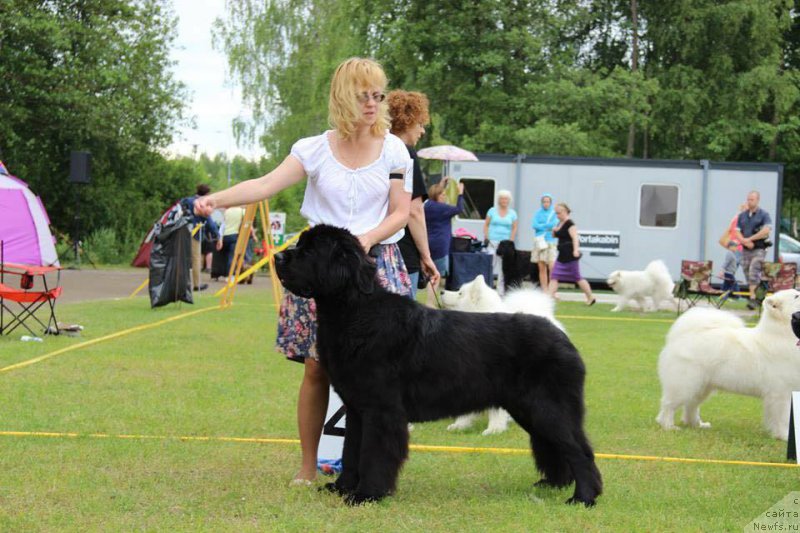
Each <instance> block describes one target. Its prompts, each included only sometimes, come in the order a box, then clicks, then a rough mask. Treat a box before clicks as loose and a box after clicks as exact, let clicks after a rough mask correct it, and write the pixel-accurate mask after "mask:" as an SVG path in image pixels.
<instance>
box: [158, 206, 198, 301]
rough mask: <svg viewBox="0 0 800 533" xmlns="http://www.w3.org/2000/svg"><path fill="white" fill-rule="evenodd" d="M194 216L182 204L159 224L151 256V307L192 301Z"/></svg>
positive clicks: (174, 208) (173, 209)
mask: <svg viewBox="0 0 800 533" xmlns="http://www.w3.org/2000/svg"><path fill="white" fill-rule="evenodd" d="M190 228H191V216H190V215H189V214H188V213H187V212H185V211H184V210H183V209H182V208H181V206H180V204H178V205H176V206H175V207H173V208H172V210H171V211H170V212H169V213H168V214H167V216H166V220H165V222H163V223H161V222H159V223H158V224H156V228H155V236H154V237H153V249H152V251H151V252H150V287H149V288H150V306H151V307H159V306H162V305H166V304H168V303H171V302H177V301H178V300H181V301H184V302H186V303H190V304H191V303H194V301H193V300H192V280H191V274H190V269H191V265H192V232H191V229H190Z"/></svg>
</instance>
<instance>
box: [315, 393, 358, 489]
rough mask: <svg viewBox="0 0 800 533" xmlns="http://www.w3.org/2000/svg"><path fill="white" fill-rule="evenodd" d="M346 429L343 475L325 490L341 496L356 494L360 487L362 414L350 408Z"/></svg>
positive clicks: (326, 486)
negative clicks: (359, 461)
mask: <svg viewBox="0 0 800 533" xmlns="http://www.w3.org/2000/svg"><path fill="white" fill-rule="evenodd" d="M346 408H347V418H345V427H344V449H343V450H342V473H341V474H339V477H338V478H336V481H335V482H333V483H326V484H325V486H324V488H325V489H326V490H329V491H330V492H335V493H337V494H340V495H341V496H347V495H348V494H350V493H352V492H354V491H355V490H356V487H357V486H358V479H359V476H358V458H359V455H360V453H361V452H360V450H361V431H362V429H361V413H359V412H358V410H357V409H354V408H352V407H350V406H346Z"/></svg>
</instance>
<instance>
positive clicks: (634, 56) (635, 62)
mask: <svg viewBox="0 0 800 533" xmlns="http://www.w3.org/2000/svg"><path fill="white" fill-rule="evenodd" d="M637 8H638V5H637V0H631V29H632V31H633V35H632V38H633V43H632V44H633V46H632V47H631V72H636V71H637V70H639V15H638V11H637ZM631 100H633V99H631ZM631 111H634V112H635V109H632V110H631ZM635 142H636V124H635V121H634V120H633V119H631V125H630V127H629V128H628V149H627V150H626V152H625V156H626V157H633V149H634V146H635Z"/></svg>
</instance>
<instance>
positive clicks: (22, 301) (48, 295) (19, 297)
mask: <svg viewBox="0 0 800 533" xmlns="http://www.w3.org/2000/svg"><path fill="white" fill-rule="evenodd" d="M3 259H4V258H3V242H2V241H0V335H3V334H6V335H8V334H10V333H11V332H12V331H14V330H15V329H17V328H18V327H19V326H22V327H24V328H25V329H27V330H28V331H29V332H30V333H31V335H34V336H35V335H36V333H35V332H34V331H33V330H32V329H31V327H30V326H29V325H28V324H27V323H26V322H28V321H36V322H38V323H39V325H40V326H42V329H43V330H44V333H53V334H56V335H58V322H57V320H56V307H55V302H56V300H57V299H58V297H59V296H61V287H60V286H59V285H58V283H56V287H55V288H52V289H51V288H49V287H48V286H47V277H46V275H47V274H49V273H51V272H56V271H58V270H60V267H50V266H33V265H20V264H16V263H6V262H4V260H3ZM59 274H60V273H59ZM6 275H8V276H11V277H19V285H20V288H19V289H18V288H16V287H12V286H10V285H7V284H6V283H5V281H6V280H5V278H6ZM37 277H40V278H41V279H42V284H43V285H44V288H43V290H33V286H34V279H35V278H37ZM59 277H60V276H59ZM9 302H15V303H16V304H17V306H12V304H10V303H9ZM45 304H47V309H49V310H50V313H49V316H48V318H47V323H46V324H45V323H44V322H42V320H40V319H39V317H37V316H36V314H35V313H36V311H38V310H39V309H40V308H41V307H43V306H44V305H45ZM15 309H17V311H15ZM6 314H9V315H11V318H10V319H9V320H8V321H6Z"/></svg>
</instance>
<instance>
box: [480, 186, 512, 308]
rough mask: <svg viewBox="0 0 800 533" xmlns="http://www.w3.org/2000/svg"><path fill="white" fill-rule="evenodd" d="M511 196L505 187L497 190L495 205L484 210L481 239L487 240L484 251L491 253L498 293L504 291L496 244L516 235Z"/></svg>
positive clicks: (500, 262)
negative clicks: (484, 217)
mask: <svg viewBox="0 0 800 533" xmlns="http://www.w3.org/2000/svg"><path fill="white" fill-rule="evenodd" d="M512 201H513V198H512V196H511V192H510V191H507V190H505V189H503V190H500V191H498V192H497V206H496V207H492V208H490V209H489V211H487V212H486V220H485V221H484V223H483V240H484V242H486V241H488V244H487V246H486V253H488V254H492V258H493V259H492V272H494V273H495V274H497V290H498V292H500V294H503V293H504V292H505V283H504V282H503V268H502V260H501V258H500V256H498V255H497V253H496V252H497V245H498V244H500V241H505V240H510V241H513V240H514V238H516V236H517V218H518V217H517V212H516V211H514V210H513V209H512V208H511V202H512Z"/></svg>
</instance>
